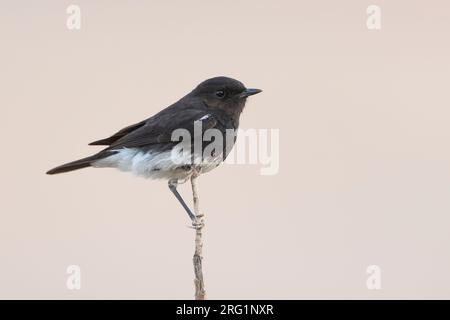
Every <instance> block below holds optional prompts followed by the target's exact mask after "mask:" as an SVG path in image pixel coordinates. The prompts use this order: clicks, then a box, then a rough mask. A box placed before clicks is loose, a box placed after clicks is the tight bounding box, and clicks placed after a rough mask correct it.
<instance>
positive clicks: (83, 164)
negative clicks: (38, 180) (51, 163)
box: [47, 154, 99, 174]
mask: <svg viewBox="0 0 450 320" xmlns="http://www.w3.org/2000/svg"><path fill="white" fill-rule="evenodd" d="M98 159H99V156H98V154H95V155H93V156H90V157H86V158H83V159H80V160H76V161H72V162H69V163H66V164H63V165H60V166H58V167H56V168H53V169H51V170H49V171H47V174H57V173H63V172H68V171H73V170H78V169H82V168H87V167H90V166H91V164H92V162H93V161H95V160H98Z"/></svg>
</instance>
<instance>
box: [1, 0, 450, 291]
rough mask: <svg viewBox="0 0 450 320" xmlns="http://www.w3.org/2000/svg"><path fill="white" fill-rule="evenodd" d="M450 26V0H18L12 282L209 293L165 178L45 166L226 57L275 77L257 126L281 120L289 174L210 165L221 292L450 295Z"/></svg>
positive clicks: (283, 169) (10, 58)
mask: <svg viewBox="0 0 450 320" xmlns="http://www.w3.org/2000/svg"><path fill="white" fill-rule="evenodd" d="M71 3H76V4H78V5H80V6H81V10H82V29H81V30H80V31H69V30H67V29H66V17H67V14H66V12H65V10H66V7H67V6H68V5H69V4H71ZM370 4H377V5H380V6H381V8H382V29H381V30H380V31H375V32H374V31H369V30H367V28H366V8H367V6H369V5H370ZM449 30H450V4H449V2H448V1H444V0H442V1H437V0H435V1H411V0H408V1H406V0H402V1H399V0H397V1H361V0H358V1H357V0H354V1H350V0H348V1H331V0H330V1H273V0H252V1H250V0H247V1H228V2H226V3H225V2H224V1H181V0H180V1H162V0H161V1H111V0H108V1H92V0H89V1H87V0H83V1H82V0H77V1H73V2H72V1H56V0H55V1H18V0H14V1H13V0H2V1H1V2H0V39H1V40H0V41H1V48H0V88H1V90H0V106H1V119H2V120H1V126H0V136H1V139H2V140H1V141H2V157H1V166H0V188H1V195H2V197H1V201H0V214H1V216H0V219H1V220H0V297H1V298H63V299H79V298H177V299H178V298H191V297H192V295H193V271H192V263H191V259H192V253H193V231H192V230H191V229H188V228H186V225H187V224H188V220H187V216H186V214H185V213H184V212H183V210H182V208H181V207H180V206H179V204H178V203H177V202H176V201H175V199H174V198H173V196H172V195H171V194H170V192H169V191H168V189H167V187H166V184H165V183H164V182H160V181H146V180H143V179H138V178H135V177H133V176H132V175H130V174H125V173H120V172H117V171H113V170H109V169H98V170H92V169H89V170H84V171H78V172H76V173H71V174H66V175H60V176H46V175H45V174H44V172H45V171H46V170H48V169H50V168H51V167H53V166H55V165H59V164H61V163H63V162H66V161H70V160H73V159H76V158H79V157H82V156H85V155H88V154H90V153H92V152H94V151H95V150H98V149H97V148H95V147H89V146H87V143H88V142H90V141H93V140H96V139H99V138H103V137H105V136H107V135H109V134H112V133H114V132H115V131H116V130H118V129H120V128H122V127H123V126H126V125H128V124H131V123H134V122H136V121H139V120H141V119H144V118H146V117H148V116H150V115H152V114H154V113H156V112H157V111H159V110H160V109H161V108H163V107H165V106H167V105H169V104H170V103H172V102H174V101H176V100H177V99H178V98H179V97H181V96H182V95H184V94H186V93H187V92H188V91H190V90H191V89H192V88H193V87H194V86H195V85H196V84H197V83H198V82H200V81H202V80H204V79H206V78H208V77H212V76H216V75H228V76H232V77H235V78H238V79H240V80H242V81H243V82H244V83H245V84H247V85H248V86H252V87H258V88H261V89H263V90H264V93H262V94H261V95H258V96H255V97H252V99H251V101H250V102H249V105H248V107H247V109H246V110H245V112H244V114H243V116H242V119H241V124H242V127H243V128H263V129H270V128H279V129H280V136H281V142H280V172H279V174H278V175H275V176H261V175H260V174H259V166H257V165H241V166H224V167H221V168H219V169H217V170H215V171H213V172H211V173H209V174H207V175H205V176H204V177H202V178H201V180H200V192H201V201H202V203H201V205H202V208H203V210H204V212H205V214H206V218H207V221H206V222H207V227H206V228H205V230H204V231H205V232H204V235H205V248H204V249H205V250H204V251H205V260H204V268H205V281H206V286H207V291H208V296H209V297H210V298H276V299H278V298H288V299H293V298H300V299H303V298H450V272H449V271H450V250H449V249H450V248H449V247H450V233H449V224H450V197H449V192H450V166H449V164H450V149H449V138H450V126H449V117H450V111H449V107H450V97H449V80H450V79H449V72H450V62H449V56H450V41H449ZM180 190H181V192H182V193H183V194H184V195H185V196H186V197H189V194H190V193H189V189H188V188H187V186H182V187H181V188H180ZM71 264H77V265H80V266H81V269H82V288H81V290H80V291H69V290H67V288H66V285H65V283H66V278H67V275H66V273H65V271H66V267H67V266H68V265H71ZM371 264H376V265H379V266H380V267H381V270H382V289H381V290H376V291H370V290H368V289H367V288H366V278H367V275H366V272H365V270H366V267H367V266H368V265H371Z"/></svg>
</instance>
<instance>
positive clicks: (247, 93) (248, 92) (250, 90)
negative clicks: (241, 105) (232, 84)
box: [240, 89, 262, 98]
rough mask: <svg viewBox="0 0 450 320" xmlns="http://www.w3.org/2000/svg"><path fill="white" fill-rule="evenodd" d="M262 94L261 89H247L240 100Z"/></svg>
mask: <svg viewBox="0 0 450 320" xmlns="http://www.w3.org/2000/svg"><path fill="white" fill-rule="evenodd" d="M260 92H262V90H260V89H245V90H244V91H243V92H242V93H241V94H240V98H247V97H248V96H252V95H254V94H257V93H260Z"/></svg>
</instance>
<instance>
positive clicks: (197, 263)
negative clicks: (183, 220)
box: [191, 172, 206, 300]
mask: <svg viewBox="0 0 450 320" xmlns="http://www.w3.org/2000/svg"><path fill="white" fill-rule="evenodd" d="M198 176H199V174H198V173H197V172H194V173H193V174H192V176H191V185H192V196H193V199H194V213H195V217H196V220H197V221H196V224H195V225H194V227H195V252H194V258H193V262H194V274H195V279H194V284H195V300H205V298H206V291H205V283H204V282H203V270H202V259H203V254H202V247H203V240H202V229H203V227H204V219H203V217H204V216H203V215H202V214H200V210H199V198H198V190H197V177H198Z"/></svg>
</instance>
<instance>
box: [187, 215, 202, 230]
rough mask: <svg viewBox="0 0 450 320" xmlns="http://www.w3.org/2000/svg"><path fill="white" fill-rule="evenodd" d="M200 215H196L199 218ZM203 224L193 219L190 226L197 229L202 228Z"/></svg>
mask: <svg viewBox="0 0 450 320" xmlns="http://www.w3.org/2000/svg"><path fill="white" fill-rule="evenodd" d="M200 217H202V216H200V215H199V216H197V218H200ZM204 226H205V224H204V223H203V221H201V220H198V219H195V220H193V221H192V226H190V228H192V229H195V230H199V229H202V228H203V227H204Z"/></svg>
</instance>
